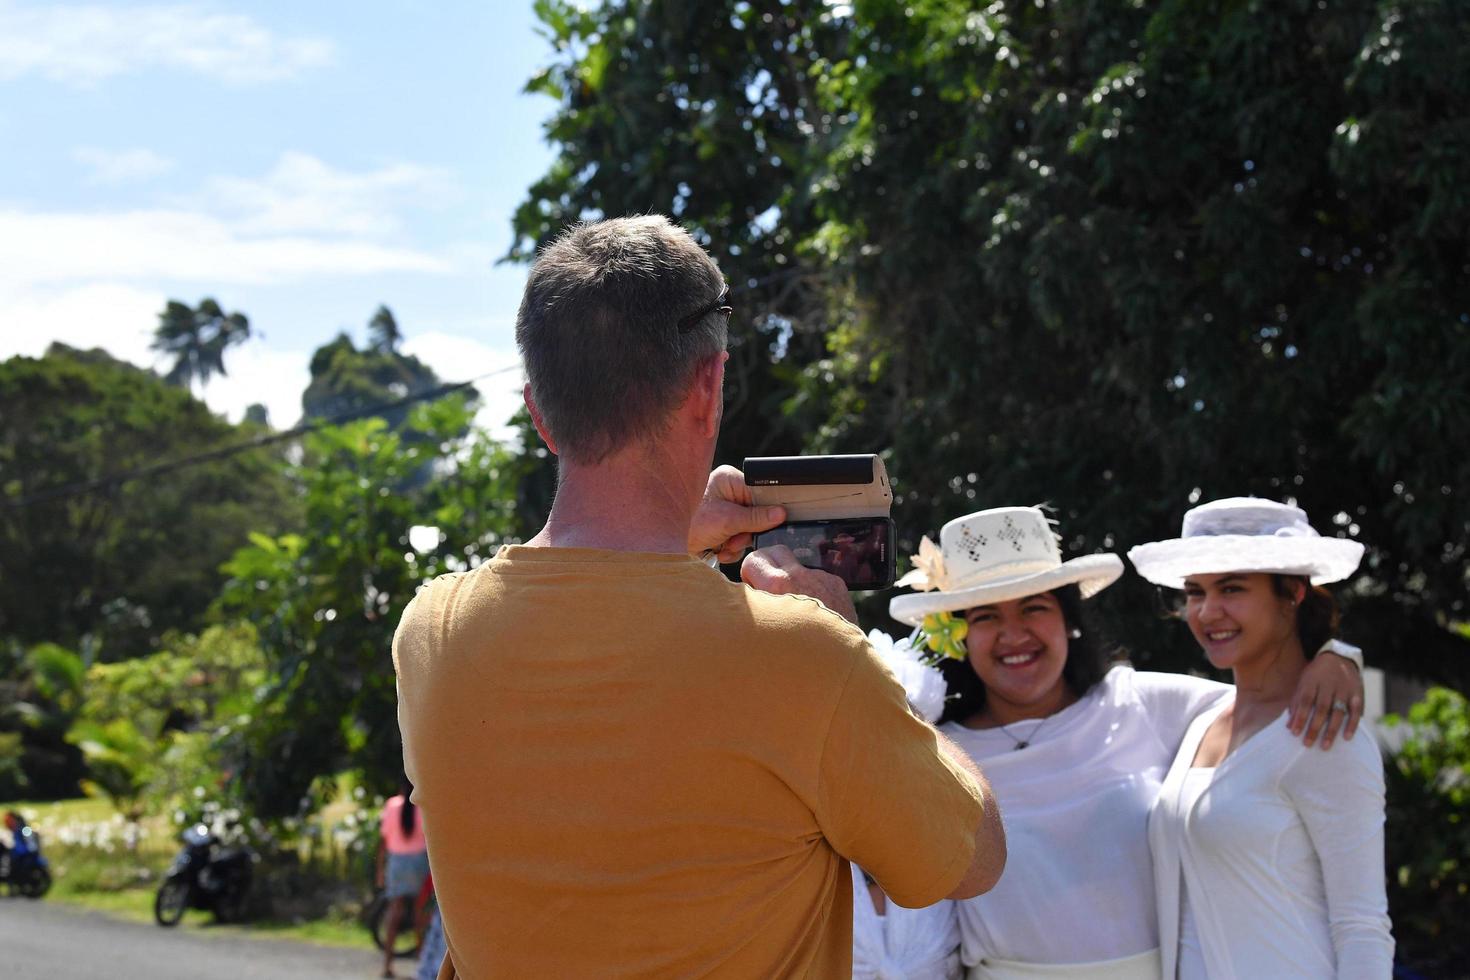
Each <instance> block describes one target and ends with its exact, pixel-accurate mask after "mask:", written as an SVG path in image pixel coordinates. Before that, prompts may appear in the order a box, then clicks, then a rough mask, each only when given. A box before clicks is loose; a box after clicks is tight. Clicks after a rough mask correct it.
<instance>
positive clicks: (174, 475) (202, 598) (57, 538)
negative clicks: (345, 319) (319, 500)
mask: <svg viewBox="0 0 1470 980" xmlns="http://www.w3.org/2000/svg"><path fill="white" fill-rule="evenodd" d="M254 431H255V430H254V429H253V428H242V427H237V426H233V425H230V424H229V423H227V422H225V421H223V420H221V419H219V418H218V417H216V416H214V415H212V414H211V413H210V412H209V410H208V409H207V408H206V407H205V406H204V404H203V403H202V402H199V401H197V400H195V399H194V398H192V397H191V396H190V395H189V393H188V392H187V391H184V390H180V389H178V388H175V387H172V386H170V385H168V384H165V383H164V382H163V381H161V380H160V379H159V378H158V377H157V376H156V375H154V374H152V373H151V372H149V371H144V370H141V369H139V368H136V367H133V366H132V365H130V364H127V363H125V362H122V361H117V360H114V359H113V358H111V357H109V356H108V355H107V354H106V353H104V352H102V351H90V352H82V351H76V350H73V349H71V348H68V347H64V346H62V345H59V344H58V345H53V346H52V347H51V349H50V350H49V351H48V352H47V353H46V356H45V357H42V358H39V359H33V358H28V357H16V358H12V359H10V360H9V361H6V362H4V363H3V364H0V638H12V639H14V640H16V641H18V642H20V643H21V644H22V645H30V644H35V643H40V642H54V643H60V644H62V645H64V646H68V647H73V648H81V647H82V646H83V645H84V642H86V643H92V644H94V645H95V646H96V647H97V648H99V649H100V657H101V658H102V659H106V660H116V659H121V658H124V657H129V656H136V655H138V654H141V653H144V652H147V651H149V650H152V649H156V648H157V644H158V641H159V638H160V637H161V636H162V634H163V633H165V632H167V631H168V630H170V629H197V628H198V625H199V620H200V617H201V616H202V615H203V613H204V611H205V610H206V609H207V608H208V606H209V603H210V602H211V601H212V600H213V598H214V596H215V595H216V594H217V592H218V591H219V586H220V584H221V583H222V582H223V578H224V576H223V575H222V574H221V573H220V571H219V565H220V563H221V562H223V561H224V560H225V559H226V558H227V557H229V555H230V554H231V553H233V552H234V550H235V549H236V548H238V547H239V546H240V545H241V544H242V543H244V541H245V540H246V537H245V536H246V534H247V533H248V532H249V531H251V530H258V531H265V532H268V533H275V532H277V531H279V530H280V529H282V528H283V527H285V526H288V525H289V524H291V523H292V521H293V518H294V516H295V514H296V513H297V505H296V502H295V499H294V495H293V491H292V489H291V487H290V485H289V484H288V482H287V480H286V476H285V472H284V471H285V465H284V461H283V459H282V458H281V457H280V456H279V455H276V454H274V453H272V452H270V451H266V450H261V451H253V452H245V453H240V454H237V455H234V456H230V457H228V458H225V459H220V460H215V461H211V462H207V463H203V464H200V465H196V466H191V467H188V468H184V469H179V470H175V471H173V472H167V473H160V474H156V475H153V476H149V477H147V478H144V479H138V480H131V481H122V482H105V480H104V478H107V477H110V476H112V475H114V474H119V473H125V472H128V471H130V470H133V469H136V468H139V467H142V466H147V465H151V464H155V463H160V462H164V461H168V460H174V459H181V458H185V457H188V456H192V455H195V454H197V453H199V452H203V451H206V450H213V449H218V448H220V447H221V446H223V445H229V444H231V443H235V442H240V441H243V440H244V439H246V438H248V437H249V436H250V435H251V434H252V433H253V432H254ZM98 481H103V482H98ZM58 489H70V490H74V491H76V492H75V493H71V494H68V495H53V492H54V491H57V490H58Z"/></svg>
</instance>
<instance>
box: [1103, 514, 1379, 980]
mask: <svg viewBox="0 0 1470 980" xmlns="http://www.w3.org/2000/svg"><path fill="white" fill-rule="evenodd" d="M1362 554H1363V546H1362V545H1361V544H1359V543H1357V542H1356V541H1349V540H1346V539H1341V538H1323V537H1320V536H1318V535H1317V532H1316V531H1315V530H1313V529H1312V527H1311V525H1310V524H1308V523H1307V516H1306V514H1304V513H1303V512H1302V511H1301V510H1300V509H1298V508H1296V507H1292V506H1289V505H1286V504H1279V503H1276V502H1275V501H1271V500H1259V499H1255V498H1248V497H1235V498H1230V499H1227V500H1217V501H1213V502H1211V503H1208V504H1204V505H1202V506H1200V507H1196V508H1194V509H1193V510H1191V511H1189V512H1188V513H1187V514H1185V515H1184V533H1183V536H1182V537H1180V538H1175V539H1173V540H1170V541H1157V542H1153V543H1151V544H1146V545H1140V546H1139V547H1137V548H1134V549H1133V550H1131V551H1130V552H1129V553H1128V557H1129V558H1130V559H1132V561H1133V563H1134V565H1135V566H1137V568H1138V571H1139V574H1140V575H1142V576H1143V577H1144V578H1146V579H1148V580H1149V581H1150V582H1153V583H1155V584H1157V585H1162V586H1166V587H1169V588H1175V589H1179V588H1182V589H1183V591H1184V597H1185V605H1184V615H1185V619H1186V621H1187V622H1188V623H1189V629H1190V632H1192V633H1193V634H1194V637H1195V639H1196V640H1197V641H1198V642H1199V644H1200V646H1201V647H1202V648H1203V649H1204V651H1205V655H1206V656H1207V657H1208V658H1209V661H1210V663H1211V664H1213V665H1214V666H1215V667H1216V668H1218V669H1221V670H1224V669H1229V670H1231V671H1232V672H1233V673H1234V675H1235V688H1234V691H1233V692H1232V693H1231V694H1230V695H1227V696H1226V697H1225V698H1223V699H1221V702H1220V703H1219V704H1217V705H1215V706H1214V707H1212V708H1211V709H1210V710H1209V711H1207V712H1205V713H1204V714H1202V715H1201V716H1200V717H1199V718H1197V719H1195V721H1194V723H1193V724H1191V725H1190V727H1189V730H1188V731H1187V732H1186V733H1185V736H1184V742H1183V744H1182V745H1181V746H1180V747H1179V753H1178V755H1177V757H1176V758H1175V760H1174V764H1173V765H1172V766H1171V767H1170V769H1169V773H1168V776H1167V777H1166V778H1165V780H1164V786H1163V789H1162V791H1161V793H1160V795H1159V799H1158V802H1157V804H1156V805H1155V807H1154V810H1153V813H1152V815H1151V816H1150V819H1149V844H1150V846H1151V848H1152V851H1153V855H1154V875H1155V879H1156V887H1157V893H1158V899H1159V932H1160V936H1161V938H1162V942H1163V970H1164V975H1165V976H1166V977H1168V978H1170V980H1173V978H1176V977H1177V978H1178V980H1204V978H1212V980H1217V978H1218V980H1229V978H1236V977H1238V978H1242V980H1243V978H1248V977H1252V978H1253V977H1273V978H1283V980H1286V978H1304V980H1305V978H1317V977H1363V978H1374V980H1379V978H1385V977H1388V976H1390V975H1391V973H1392V972H1393V937H1392V935H1390V932H1389V920H1388V899H1387V895H1386V892H1385V883H1384V867H1383V808H1384V800H1383V760H1382V758H1381V756H1380V755H1379V752H1378V748H1377V746H1376V744H1375V743H1374V741H1373V739H1371V738H1362V739H1357V740H1356V741H1354V742H1352V743H1351V744H1349V745H1347V746H1344V747H1343V748H1341V749H1339V750H1338V751H1336V752H1329V753H1325V754H1324V753H1322V752H1310V751H1307V750H1306V749H1304V748H1303V747H1302V745H1301V744H1300V743H1298V742H1297V740H1296V739H1294V738H1292V737H1291V734H1290V733H1289V732H1288V731H1287V728H1286V718H1285V714H1286V709H1287V706H1288V703H1289V701H1290V699H1291V697H1292V693H1293V691H1295V689H1296V687H1297V685H1298V683H1299V681H1300V679H1301V677H1302V675H1303V673H1304V672H1306V671H1307V670H1308V669H1309V662H1310V658H1311V654H1312V652H1315V651H1316V650H1317V649H1318V647H1319V646H1321V644H1322V643H1323V642H1324V641H1325V640H1327V639H1328V638H1329V637H1330V636H1331V633H1332V631H1333V630H1334V629H1335V627H1336V620H1337V607H1336V605H1335V603H1334V602H1333V599H1332V596H1331V594H1330V593H1328V592H1327V591H1326V590H1325V589H1323V588H1322V587H1321V585H1322V583H1325V582H1337V581H1340V580H1342V579H1345V578H1347V577H1348V576H1349V575H1351V574H1352V573H1353V571H1354V570H1355V569H1356V568H1357V567H1358V562H1359V560H1360V559H1361V557H1362Z"/></svg>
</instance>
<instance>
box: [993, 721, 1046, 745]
mask: <svg viewBox="0 0 1470 980" xmlns="http://www.w3.org/2000/svg"><path fill="white" fill-rule="evenodd" d="M1051 719H1052V716H1051V715H1047V716H1046V717H1045V718H1043V719H1041V724H1040V725H1037V726H1036V727H1035V728H1033V729H1031V734H1030V735H1029V736H1027V737H1026V738H1017V737H1016V736H1014V735H1012V734H1011V725H1019V724H1021V721H1035V720H1036V719H1035V718H1023V719H1021V721H1013V722H1011V725H999V726H997V727H998V728H1000V730H1001V731H1002V732H1005V736H1006V738H1008V739H1010V740H1011V741H1012V742H1015V743H1016V747H1015V748H1013V749H1011V751H1012V752H1019V751H1021V750H1022V749H1024V748H1026V747H1027V746H1028V745H1030V744H1031V743H1032V742H1034V741H1036V736H1037V735H1038V734H1040V732H1041V730H1042V728H1044V727H1046V723H1047V722H1049V721H1051Z"/></svg>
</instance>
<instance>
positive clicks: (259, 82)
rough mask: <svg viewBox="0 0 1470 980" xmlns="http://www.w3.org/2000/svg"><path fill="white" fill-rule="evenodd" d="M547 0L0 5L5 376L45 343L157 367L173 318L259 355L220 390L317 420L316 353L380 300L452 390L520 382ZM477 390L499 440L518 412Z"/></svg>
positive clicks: (1, 351)
mask: <svg viewBox="0 0 1470 980" xmlns="http://www.w3.org/2000/svg"><path fill="white" fill-rule="evenodd" d="M530 8H531V3H530V0H489V2H486V0H479V2H474V0H454V2H439V3H430V4H424V3H408V2H400V0H370V2H356V3H347V2H341V0H313V2H311V3H299V2H296V3H285V2H250V3H244V2H229V0H218V2H209V0H206V2H200V3H194V2H189V3H172V2H169V0H162V2H153V3H120V2H109V3H64V2H36V0H0V146H3V147H4V148H5V150H4V152H3V153H0V359H3V358H5V357H9V356H11V355H14V354H28V355H32V356H39V355H40V354H41V353H42V352H43V351H44V350H45V348H46V346H47V345H48V344H49V343H50V342H51V341H53V340H60V341H63V342H66V343H69V344H72V345H74V346H84V347H93V346H101V347H104V348H106V349H107V350H109V351H111V352H112V353H113V354H114V355H116V356H119V357H124V358H126V359H128V360H131V361H133V362H135V363H138V364H142V365H151V366H158V365H161V363H162V362H158V361H156V360H155V357H154V355H153V354H152V353H151V352H150V351H149V350H148V342H149V339H150V336H151V332H152V329H153V327H154V325H155V323H156V319H157V314H158V311H159V310H160V309H162V307H163V304H164V302H165V301H166V300H168V299H171V298H172V299H180V300H183V301H185V302H188V303H191V304H192V303H195V302H197V301H198V300H199V299H200V298H201V297H203V296H214V297H215V298H216V299H218V300H219V301H220V303H221V304H222V305H223V306H224V307H225V308H226V309H228V310H231V311H235V310H238V311H240V312H243V313H245V314H246V315H247V316H249V317H250V320H251V325H252V327H253V328H254V329H255V331H257V332H258V334H259V336H258V337H257V338H256V339H252V340H251V341H250V342H249V343H248V344H246V345H245V346H243V347H240V348H236V349H234V350H233V351H232V352H231V353H230V355H229V356H228V359H227V361H226V367H227V368H228V370H229V376H228V377H227V378H224V379H219V380H216V381H213V382H211V383H210V385H209V386H208V387H207V388H206V389H205V391H204V396H205V398H206V400H207V401H208V402H209V404H210V405H211V406H212V407H213V408H214V409H215V410H216V411H220V412H223V413H226V414H227V415H229V416H230V417H231V418H239V417H240V415H241V414H242V413H243V411H244V408H245V406H246V405H248V404H250V403H251V402H256V401H259V402H264V403H265V404H266V405H267V407H268V408H269V409H270V413H271V420H272V421H273V422H274V423H275V424H276V425H278V426H285V425H290V424H292V423H294V422H295V421H296V420H297V418H298V417H299V415H300V395H301V390H302V389H303V388H304V387H305V385H306V381H307V377H308V373H307V363H308V360H309V358H310V355H311V352H312V351H313V350H314V349H315V348H316V347H317V346H319V345H320V344H322V343H324V342H325V341H327V340H329V339H330V338H331V337H333V336H334V335H335V334H336V333H337V332H338V331H339V330H342V329H346V330H348V331H349V332H351V333H352V334H353V336H354V337H356V338H358V339H359V340H361V339H362V337H363V335H364V326H365V324H366V322H367V320H368V318H369V317H370V316H371V315H372V313H373V311H374V310H375V309H376V308H377V306H378V304H379V303H386V304H387V305H388V306H389V307H390V308H392V310H393V312H394V314H395V315H396V316H397V318H398V322H399V324H400V326H401V327H402V328H403V331H404V334H405V338H406V340H405V349H406V350H407V351H408V352H409V353H413V354H416V355H418V356H419V357H421V358H423V359H424V360H425V361H426V362H428V363H429V364H430V366H432V367H433V368H434V369H435V370H436V371H437V372H438V373H439V374H440V376H441V377H444V378H445V379H446V380H460V379H462V378H466V377H471V376H474V375H478V374H481V373H483V372H485V371H489V370H494V369H496V368H500V367H506V366H509V365H514V364H515V363H516V356H515V347H514V341H513V336H512V327H513V321H514V316H515V308H516V304H517V302H518V300H519V294H520V289H521V286H522V283H523V282H524V276H525V272H524V269H523V268H521V267H519V266H505V265H499V266H497V265H496V264H495V260H496V259H498V258H499V257H500V256H501V255H502V254H504V252H505V250H506V248H507V247H508V246H509V243H510V215H511V213H512V211H513V210H514V208H515V206H516V205H517V204H518V203H519V201H520V200H521V198H522V196H523V195H524V192H525V189H526V187H528V186H529V184H530V183H531V182H532V181H533V180H535V179H536V178H537V177H538V176H539V175H540V174H541V173H542V172H543V171H544V170H545V169H546V167H547V166H548V165H549V163H550V161H551V159H552V154H551V151H550V149H549V148H548V147H547V146H546V144H545V142H544V140H543V138H542V131H541V123H542V121H543V120H544V119H545V118H546V116H548V115H549V114H550V113H551V111H552V110H553V108H554V103H553V102H552V101H551V100H550V99H547V98H545V97H544V96H524V95H521V94H520V90H521V87H522V85H523V84H524V83H525V80H526V79H527V78H529V77H530V75H531V74H532V73H533V72H534V71H535V70H536V69H537V68H538V67H540V66H541V65H542V64H544V63H545V62H546V61H547V60H548V59H549V57H550V49H549V46H548V45H547V43H546V42H545V41H544V40H542V39H541V38H540V37H539V36H538V35H536V34H535V32H534V20H533V18H532V15H531V9H530ZM519 385H520V378H519V375H518V373H517V372H515V371H511V372H508V373H506V374H501V375H498V376H497V377H495V378H493V379H490V380H489V381H487V382H485V383H484V384H483V385H482V386H481V388H482V392H483V393H484V394H485V396H486V401H487V406H486V410H485V412H484V413H483V415H482V420H483V421H484V422H485V423H486V424H488V425H492V426H498V425H499V424H500V423H502V422H503V420H504V419H505V418H506V417H508V415H509V413H510V412H511V411H513V410H514V408H515V407H516V405H517V404H518V402H519V394H518V390H519Z"/></svg>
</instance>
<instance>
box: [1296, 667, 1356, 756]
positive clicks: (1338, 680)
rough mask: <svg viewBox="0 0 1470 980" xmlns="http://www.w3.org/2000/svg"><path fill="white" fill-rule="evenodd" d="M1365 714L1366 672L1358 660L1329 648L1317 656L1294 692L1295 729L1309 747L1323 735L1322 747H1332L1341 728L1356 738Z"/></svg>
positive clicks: (1349, 736)
mask: <svg viewBox="0 0 1470 980" xmlns="http://www.w3.org/2000/svg"><path fill="white" fill-rule="evenodd" d="M1362 717H1363V675H1362V674H1360V673H1359V672H1358V667H1357V664H1355V663H1353V662H1352V661H1351V660H1348V659H1346V658H1344V657H1340V656H1338V655H1337V654H1335V653H1331V652H1326V651H1324V652H1323V653H1320V654H1318V655H1317V656H1315V657H1313V658H1312V661H1311V663H1309V664H1307V669H1306V670H1304V671H1303V672H1302V678H1301V680H1300V681H1298V682H1297V685H1296V693H1295V694H1294V695H1292V699H1291V715H1290V717H1289V718H1288V721H1287V726H1288V728H1289V729H1290V730H1291V733H1292V734H1293V735H1301V736H1302V742H1303V743H1304V744H1305V745H1307V746H1308V747H1309V748H1310V747H1311V745H1312V743H1313V742H1315V741H1316V740H1317V736H1318V735H1321V736H1322V748H1324V749H1330V748H1332V742H1333V739H1335V738H1336V737H1337V735H1338V733H1339V730H1340V731H1341V734H1342V737H1343V738H1352V737H1353V733H1354V732H1356V731H1357V730H1358V720H1359V719H1360V718H1362ZM1309 718H1310V719H1311V723H1310V724H1308V719H1309ZM1303 729H1305V734H1303Z"/></svg>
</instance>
